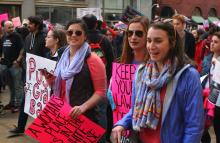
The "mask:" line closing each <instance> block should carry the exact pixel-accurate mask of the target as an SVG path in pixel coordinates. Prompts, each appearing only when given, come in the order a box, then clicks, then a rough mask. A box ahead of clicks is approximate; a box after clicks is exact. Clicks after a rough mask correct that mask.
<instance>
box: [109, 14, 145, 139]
mask: <svg viewBox="0 0 220 143" xmlns="http://www.w3.org/2000/svg"><path fill="white" fill-rule="evenodd" d="M148 28H149V20H148V19H147V18H146V17H144V16H137V17H135V18H133V19H131V20H130V21H129V23H128V28H127V31H126V32H125V37H124V41H123V49H122V55H121V57H120V60H119V61H118V62H119V63H122V64H137V65H139V64H141V63H143V62H144V59H145V56H146V53H147V49H146V43H147V30H148ZM110 83H111V82H110ZM111 86H112V85H111V84H110V86H109V90H108V94H107V97H108V100H109V102H110V103H111V107H112V110H117V106H119V105H115V103H112V102H111V101H114V99H113V96H112V94H111V93H117V90H116V89H113V88H112V87H111ZM114 102H116V101H114ZM128 106H130V105H128ZM118 110H119V109H118ZM131 114H132V110H131V109H130V110H129V113H128V114H127V115H126V116H130V115H131ZM123 119H126V118H123ZM129 139H130V140H132V141H133V142H138V141H137V140H138V139H137V137H136V134H135V133H134V132H133V133H132V134H131V135H130V136H129Z"/></svg>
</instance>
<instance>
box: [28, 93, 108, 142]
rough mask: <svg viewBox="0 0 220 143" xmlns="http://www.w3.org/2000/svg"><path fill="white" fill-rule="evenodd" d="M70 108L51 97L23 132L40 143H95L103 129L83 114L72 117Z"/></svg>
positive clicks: (56, 98)
mask: <svg viewBox="0 0 220 143" xmlns="http://www.w3.org/2000/svg"><path fill="white" fill-rule="evenodd" d="M71 108H72V107H70V105H69V104H67V103H65V102H64V101H63V100H62V99H60V98H58V97H55V96H54V97H52V98H51V100H50V101H49V102H48V103H47V105H46V107H45V108H44V110H43V111H42V112H41V113H40V114H39V116H38V117H37V118H36V119H35V120H34V122H33V123H32V124H31V125H30V126H29V127H28V128H27V129H26V131H25V133H26V134H27V135H29V136H31V137H33V138H34V139H36V140H37V141H39V142H41V143H55V142H58V143H97V142H98V141H99V139H100V138H101V137H102V135H103V134H104V132H105V130H104V129H103V128H101V127H100V126H98V125H97V124H95V123H93V122H92V121H90V120H89V119H88V118H86V117H85V116H83V115H80V116H78V117H77V118H72V117H71V116H70V115H69V114H70V110H71Z"/></svg>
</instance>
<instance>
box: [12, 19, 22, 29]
mask: <svg viewBox="0 0 220 143" xmlns="http://www.w3.org/2000/svg"><path fill="white" fill-rule="evenodd" d="M11 21H12V22H13V25H14V27H20V26H21V19H20V17H15V18H12V19H11Z"/></svg>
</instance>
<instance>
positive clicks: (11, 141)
mask: <svg viewBox="0 0 220 143" xmlns="http://www.w3.org/2000/svg"><path fill="white" fill-rule="evenodd" d="M0 101H1V102H2V103H3V104H4V105H6V104H8V102H9V91H8V89H6V90H3V91H2V93H0ZM18 114H19V113H18V112H17V113H11V111H10V110H7V111H6V112H5V113H4V114H3V115H2V114H0V143H37V141H35V140H34V139H32V138H30V137H29V136H26V135H23V136H17V137H13V138H8V137H9V136H11V135H12V134H11V133H9V132H8V131H9V130H10V129H13V128H14V125H17V119H18ZM32 121H33V119H32V118H31V117H29V119H28V124H27V126H28V125H29V124H30V123H31V122H32Z"/></svg>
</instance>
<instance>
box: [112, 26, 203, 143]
mask: <svg viewBox="0 0 220 143" xmlns="http://www.w3.org/2000/svg"><path fill="white" fill-rule="evenodd" d="M147 50H148V52H147V57H146V63H145V64H142V65H140V66H139V68H138V70H137V71H136V73H135V78H134V81H133V89H132V106H131V107H132V112H129V113H128V114H130V115H125V116H124V118H123V119H122V120H120V121H119V122H118V123H117V124H116V125H115V127H114V128H113V130H112V142H113V143H119V142H120V140H121V135H122V132H123V131H125V130H126V129H131V128H132V129H133V130H135V131H138V132H139V138H140V140H141V142H143V143H161V142H163V143H199V142H200V139H201V136H202V132H203V124H204V122H203V121H204V111H203V102H202V88H201V84H200V79H199V73H198V72H197V70H196V69H195V68H194V67H193V66H192V65H191V64H190V63H191V61H190V60H189V58H188V57H187V56H186V55H185V53H184V52H183V51H184V50H183V48H182V44H181V39H180V37H179V35H178V33H177V32H176V31H175V30H174V27H173V26H172V25H171V24H169V23H155V24H152V25H151V26H150V29H149V30H148V33H147ZM186 83H187V84H186Z"/></svg>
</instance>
